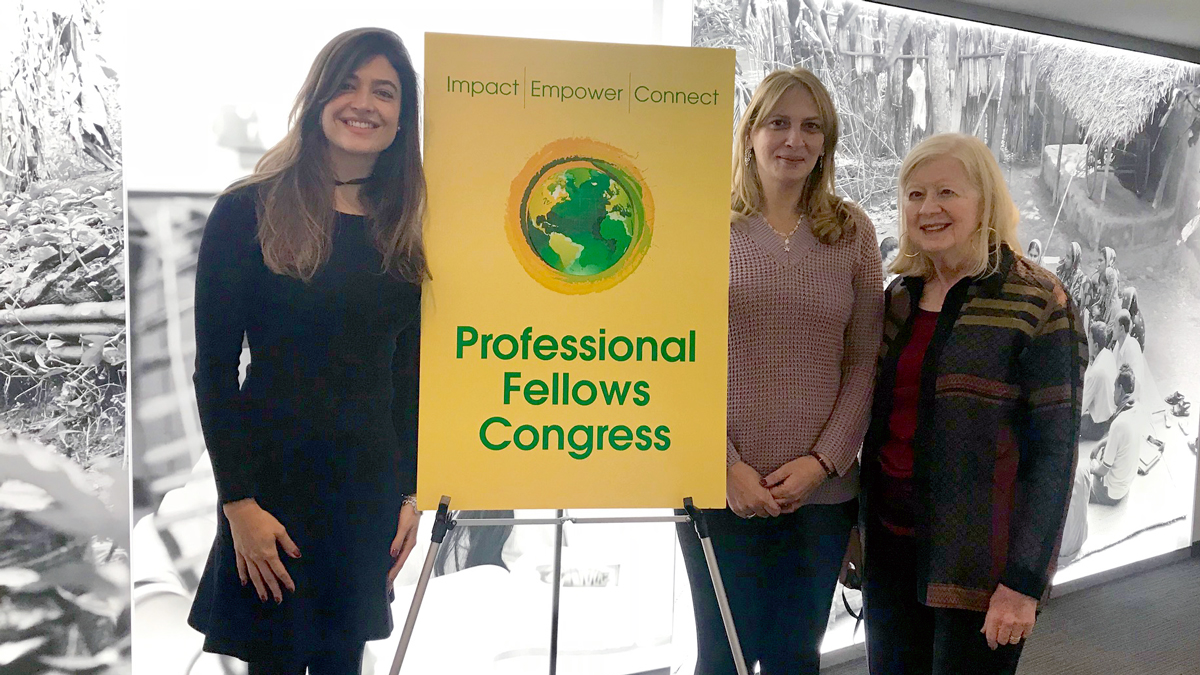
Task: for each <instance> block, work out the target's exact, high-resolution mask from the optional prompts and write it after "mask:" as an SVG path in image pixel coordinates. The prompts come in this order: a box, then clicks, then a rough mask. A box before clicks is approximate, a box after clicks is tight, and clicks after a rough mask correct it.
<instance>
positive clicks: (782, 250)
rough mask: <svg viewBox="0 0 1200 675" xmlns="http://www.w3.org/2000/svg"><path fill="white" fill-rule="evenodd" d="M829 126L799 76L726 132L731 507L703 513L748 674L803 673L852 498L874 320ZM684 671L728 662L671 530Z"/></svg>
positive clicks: (827, 103)
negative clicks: (682, 594)
mask: <svg viewBox="0 0 1200 675" xmlns="http://www.w3.org/2000/svg"><path fill="white" fill-rule="evenodd" d="M837 141H838V118H837V111H836V110H835V109H834V105H833V100H832V99H831V98H830V96H829V92H828V91H827V90H826V89H825V87H824V86H823V85H822V84H821V82H820V80H818V79H817V77H816V76H815V75H813V73H811V72H809V71H808V70H805V69H803V68H793V69H790V70H780V71H776V72H773V73H771V74H770V75H768V76H767V77H766V78H765V79H764V80H763V81H762V83H761V84H760V85H759V86H758V89H757V90H756V91H755V93H754V96H753V97H752V98H751V100H750V104H749V106H748V107H747V108H746V112H745V113H744V114H743V116H742V119H741V121H740V122H739V124H738V127H737V131H736V135H735V137H734V168H733V185H732V200H731V201H732V204H731V205H732V209H733V214H732V217H731V222H730V228H729V267H730V269H729V346H728V349H729V390H728V399H729V404H728V436H727V438H726V442H727V452H726V496H727V501H728V507H727V508H725V509H716V510H713V511H711V512H709V515H708V517H707V520H708V525H709V531H710V534H711V539H712V544H713V548H714V549H715V550H716V554H717V560H718V562H719V563H720V567H721V577H722V580H723V583H724V586H725V589H726V593H727V595H728V598H729V604H730V607H731V609H732V612H733V619H734V623H735V625H736V627H737V632H738V638H739V640H740V642H741V646H742V651H743V656H744V657H745V659H746V662H747V665H748V666H749V668H750V669H751V670H753V669H754V664H755V663H757V664H758V665H759V667H760V669H761V672H763V673H791V674H797V673H799V674H802V675H816V673H817V672H818V671H819V669H820V661H821V659H820V644H821V639H822V638H823V636H824V634H825V626H826V623H827V622H828V620H829V610H830V606H831V600H832V596H833V589H834V586H835V584H836V581H837V576H838V570H839V568H840V566H841V562H842V557H843V554H844V553H845V551H846V543H847V541H848V539H849V537H850V528H851V526H852V525H853V523H854V520H855V517H856V513H857V506H856V502H855V497H856V495H857V494H858V461H857V455H858V448H859V445H860V444H861V443H862V439H863V434H864V433H866V429H867V422H868V418H869V414H870V402H871V391H872V385H873V382H874V377H875V355H876V352H877V351H878V348H879V339H880V330H881V329H880V326H881V322H882V312H883V278H882V275H883V269H882V265H881V261H880V254H879V248H878V246H877V244H876V241H875V228H874V226H873V225H872V224H871V221H870V220H869V219H868V218H867V216H866V214H865V213H863V211H862V209H860V208H859V207H857V206H856V205H854V204H853V203H851V202H849V201H847V200H845V199H842V198H841V197H838V196H837V194H836V193H835V192H834V152H835V150H836V148H837ZM679 538H680V544H681V546H682V548H683V556H684V562H685V563H686V565H687V571H688V578H689V580H690V582H691V586H692V604H693V607H694V611H695V614H696V631H697V644H698V647H699V655H698V659H697V664H696V673H697V675H701V674H703V675H715V674H717V673H722V674H724V673H733V672H734V663H733V659H732V654H731V651H730V649H729V647H728V643H727V642H726V641H725V633H724V629H723V627H722V622H721V616H720V613H719V611H718V608H717V601H716V598H715V595H714V593H713V590H712V585H711V583H710V581H709V576H708V572H707V570H706V568H705V561H704V554H703V551H702V549H701V547H700V542H699V540H698V539H697V538H696V535H695V533H694V532H693V531H691V530H690V529H689V526H686V525H682V524H681V525H680V529H679Z"/></svg>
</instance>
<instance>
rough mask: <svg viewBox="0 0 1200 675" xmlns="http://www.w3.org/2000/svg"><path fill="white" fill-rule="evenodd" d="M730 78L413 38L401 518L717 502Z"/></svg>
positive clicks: (653, 55)
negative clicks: (407, 433)
mask: <svg viewBox="0 0 1200 675" xmlns="http://www.w3.org/2000/svg"><path fill="white" fill-rule="evenodd" d="M733 71H734V53H733V52H732V51H730V50H721V49H695V48H680V47H658V46H643V45H614V44H601V43H581V42H566V41H555V40H530V39H512V38H496V37H480V36H468V35H448V34H432V33H431V34H427V35H426V42H425V82H424V94H425V122H424V130H425V145H424V154H425V171H426V177H427V181H428V186H429V195H428V199H429V202H428V219H427V224H426V230H425V245H426V248H427V254H428V259H429V267H430V271H431V273H432V277H433V278H432V280H431V281H429V282H428V283H427V285H426V287H425V292H424V301H423V303H424V304H423V316H422V336H421V338H422V344H421V392H420V397H421V398H420V400H421V410H420V428H419V447H420V452H419V455H418V474H417V475H418V478H417V484H418V494H417V500H418V505H419V508H421V509H430V508H435V507H436V505H437V503H438V500H439V499H440V498H441V496H442V495H449V496H451V497H452V498H453V503H454V508H456V509H467V510H478V509H537V508H555V509H559V508H610V507H612V508H617V507H620V508H666V507H673V508H678V507H679V506H680V505H682V502H683V499H684V498H685V497H692V498H693V499H694V500H695V502H696V504H697V505H698V506H701V507H721V506H724V504H725V448H726V440H725V439H726V433H725V419H726V418H725V404H726V375H727V351H726V350H727V337H728V297H729V295H728V294H729V286H728V283H729V230H728V228H729V174H730V154H729V153H730V147H731V142H730V133H731V130H732V128H733Z"/></svg>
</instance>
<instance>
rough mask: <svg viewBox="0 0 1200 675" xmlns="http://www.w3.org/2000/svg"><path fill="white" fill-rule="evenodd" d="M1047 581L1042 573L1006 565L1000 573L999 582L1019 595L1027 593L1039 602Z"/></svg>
mask: <svg viewBox="0 0 1200 675" xmlns="http://www.w3.org/2000/svg"><path fill="white" fill-rule="evenodd" d="M1047 581H1048V580H1047V579H1046V577H1045V576H1044V575H1042V574H1036V573H1034V572H1030V571H1028V570H1021V569H1014V568H1012V567H1008V568H1007V569H1005V570H1004V574H1002V575H1000V583H1002V584H1004V585H1005V586H1008V587H1009V588H1011V589H1012V590H1014V591H1016V592H1018V593H1020V594H1021V595H1028V596H1029V597H1031V598H1033V599H1034V600H1037V601H1038V602H1039V603H1040V602H1041V601H1042V594H1044V593H1045V592H1046V584H1047Z"/></svg>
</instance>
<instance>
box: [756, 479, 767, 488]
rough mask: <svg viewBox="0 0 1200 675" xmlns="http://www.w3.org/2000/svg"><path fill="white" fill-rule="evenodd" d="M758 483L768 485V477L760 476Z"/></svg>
mask: <svg viewBox="0 0 1200 675" xmlns="http://www.w3.org/2000/svg"><path fill="white" fill-rule="evenodd" d="M758 484H759V485H761V486H763V487H767V479H766V478H759V479H758Z"/></svg>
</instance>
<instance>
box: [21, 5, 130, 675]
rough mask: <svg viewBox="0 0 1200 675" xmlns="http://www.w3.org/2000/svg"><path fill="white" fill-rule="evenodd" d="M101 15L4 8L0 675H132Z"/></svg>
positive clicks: (118, 215)
mask: <svg viewBox="0 0 1200 675" xmlns="http://www.w3.org/2000/svg"><path fill="white" fill-rule="evenodd" d="M112 14H113V13H112V12H110V11H109V7H108V3H107V2H105V0H62V1H58V2H35V1H33V0H24V1H18V0H9V1H8V2H0V672H3V673H6V674H7V673H12V674H21V675H26V674H28V675H34V674H38V673H47V674H50V673H63V672H81V671H87V672H89V673H111V674H119V673H129V672H130V671H131V666H130V590H129V555H128V551H129V473H128V467H129V457H128V454H127V452H126V444H125V411H126V409H125V394H126V368H125V362H126V330H125V252H124V243H125V237H124V217H123V213H124V197H123V191H122V152H121V106H120V101H119V97H118V89H119V78H118V70H117V66H116V64H115V63H113V62H110V61H109V60H108V57H110V56H111V55H112V54H113V53H114V51H115V50H114V49H112V47H113V45H114V44H116V43H115V42H113V41H112V40H111V38H109V37H108V34H107V33H106V29H107V28H109V27H110V26H112V25H113V24H114V23H116V22H117V21H118V19H116V18H115V17H113V16H112Z"/></svg>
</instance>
